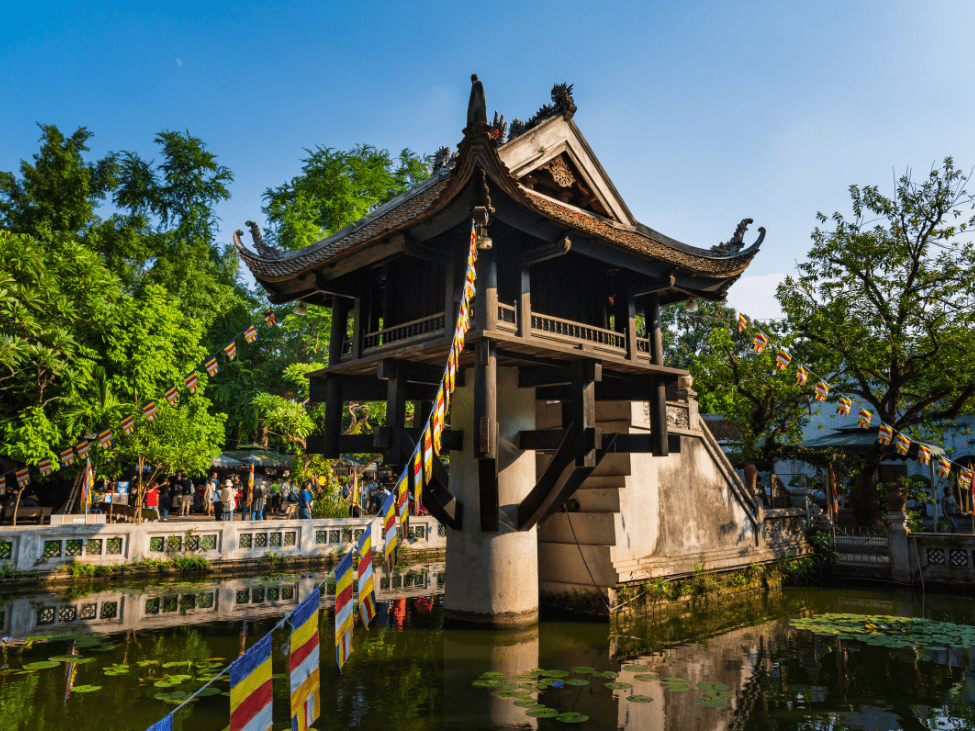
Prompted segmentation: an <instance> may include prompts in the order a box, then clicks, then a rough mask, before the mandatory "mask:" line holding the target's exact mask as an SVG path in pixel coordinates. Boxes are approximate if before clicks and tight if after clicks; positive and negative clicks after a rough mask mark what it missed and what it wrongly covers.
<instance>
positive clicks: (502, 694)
mask: <svg viewBox="0 0 975 731" xmlns="http://www.w3.org/2000/svg"><path fill="white" fill-rule="evenodd" d="M493 695H495V696H497V697H498V698H521V697H522V696H521V694H519V693H513V692H511V691H510V690H499V691H498V692H496V693H494V694H493Z"/></svg>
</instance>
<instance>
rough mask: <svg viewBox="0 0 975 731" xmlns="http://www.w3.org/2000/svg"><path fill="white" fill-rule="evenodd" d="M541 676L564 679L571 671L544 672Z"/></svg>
mask: <svg viewBox="0 0 975 731" xmlns="http://www.w3.org/2000/svg"><path fill="white" fill-rule="evenodd" d="M540 674H541V675H544V676H545V677H546V678H564V677H565V676H566V675H568V674H569V671H568V670H543V671H542V672H541V673H540Z"/></svg>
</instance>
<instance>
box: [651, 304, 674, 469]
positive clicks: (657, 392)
mask: <svg viewBox="0 0 975 731" xmlns="http://www.w3.org/2000/svg"><path fill="white" fill-rule="evenodd" d="M647 335H648V336H649V338H650V363H651V365H655V366H662V365H663V364H664V343H663V333H662V332H661V329H660V295H659V294H656V293H654V294H651V295H650V296H649V297H647ZM650 437H651V443H652V448H653V455H654V456H655V457H666V456H667V455H668V454H669V452H668V449H667V383H666V381H665V380H664V379H663V378H662V377H660V376H658V375H654V376H651V377H650Z"/></svg>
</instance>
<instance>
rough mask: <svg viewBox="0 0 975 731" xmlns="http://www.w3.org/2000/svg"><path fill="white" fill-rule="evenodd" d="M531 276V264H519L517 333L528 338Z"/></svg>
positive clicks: (530, 318)
mask: <svg viewBox="0 0 975 731" xmlns="http://www.w3.org/2000/svg"><path fill="white" fill-rule="evenodd" d="M531 289H532V278H531V266H530V265H529V264H527V263H525V262H522V264H521V283H520V286H519V290H518V335H520V336H521V337H523V338H530V337H531V334H532V297H531Z"/></svg>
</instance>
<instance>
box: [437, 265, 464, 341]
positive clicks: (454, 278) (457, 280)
mask: <svg viewBox="0 0 975 731" xmlns="http://www.w3.org/2000/svg"><path fill="white" fill-rule="evenodd" d="M458 270H459V271H458ZM465 273H466V267H461V266H458V261H457V255H456V252H451V254H450V256H449V258H448V259H447V263H446V266H444V272H443V276H444V303H443V319H444V325H443V330H444V332H443V339H444V342H445V343H446V344H447V345H450V344H451V343H453V342H454V328H455V327H457V304H458V303H459V302H460V297H461V295H462V294H463V292H464V281H463V277H464V274H465Z"/></svg>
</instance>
